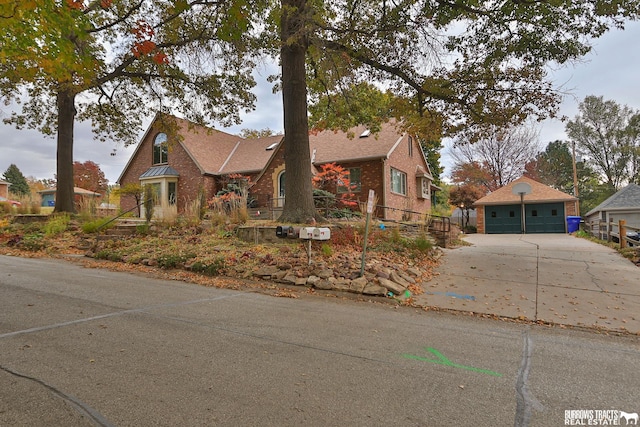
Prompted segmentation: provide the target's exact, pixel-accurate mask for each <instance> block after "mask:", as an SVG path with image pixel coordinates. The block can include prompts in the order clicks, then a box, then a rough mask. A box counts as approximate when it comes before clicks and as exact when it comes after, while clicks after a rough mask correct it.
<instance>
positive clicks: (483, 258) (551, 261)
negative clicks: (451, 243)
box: [417, 234, 640, 334]
mask: <svg viewBox="0 0 640 427" xmlns="http://www.w3.org/2000/svg"><path fill="white" fill-rule="evenodd" d="M464 240H466V241H467V242H468V243H470V244H471V246H463V247H459V248H456V249H445V250H444V251H445V253H444V256H443V258H442V262H441V265H440V266H439V267H438V269H437V273H436V276H435V277H434V278H433V279H432V280H430V281H429V282H426V283H424V288H425V291H426V292H425V294H423V295H420V296H418V297H417V302H418V304H420V305H423V306H436V307H441V308H448V309H455V310H464V311H471V312H475V313H486V314H494V315H497V316H504V317H511V318H520V319H529V320H534V321H545V322H552V323H556V324H563V325H573V326H587V327H598V328H605V329H609V330H617V331H629V332H632V333H636V334H637V333H640V268H638V267H636V266H635V265H634V264H632V263H631V262H629V261H628V260H627V259H625V258H623V257H622V256H620V255H619V254H618V253H617V252H616V251H614V250H613V249H610V248H608V247H606V246H602V245H599V244H597V243H593V242H590V241H588V240H585V239H581V238H577V237H574V236H571V235H566V234H526V235H521V234H507V235H504V234H503V235H487V234H472V235H467V236H466V237H465V238H464Z"/></svg>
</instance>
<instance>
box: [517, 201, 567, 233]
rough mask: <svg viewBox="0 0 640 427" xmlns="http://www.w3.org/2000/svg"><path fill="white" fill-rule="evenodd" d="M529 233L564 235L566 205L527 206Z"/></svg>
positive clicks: (539, 204) (543, 204) (541, 204)
mask: <svg viewBox="0 0 640 427" xmlns="http://www.w3.org/2000/svg"><path fill="white" fill-rule="evenodd" d="M525 211H526V215H527V216H526V218H527V233H564V232H565V231H566V228H565V215H564V203H537V204H535V205H525Z"/></svg>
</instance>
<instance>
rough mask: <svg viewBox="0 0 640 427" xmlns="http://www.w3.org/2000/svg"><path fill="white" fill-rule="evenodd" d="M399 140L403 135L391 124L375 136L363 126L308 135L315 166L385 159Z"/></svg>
mask: <svg viewBox="0 0 640 427" xmlns="http://www.w3.org/2000/svg"><path fill="white" fill-rule="evenodd" d="M350 136H353V137H352V138H351V137H350ZM401 140H402V132H401V131H399V130H398V129H397V128H396V126H395V125H394V124H393V123H385V124H383V125H382V128H381V129H380V132H378V133H375V134H374V133H371V132H369V131H368V129H367V128H366V127H364V126H358V127H355V128H352V129H349V132H348V133H347V132H334V131H331V130H325V131H323V132H319V133H317V134H311V135H309V148H310V149H311V153H315V154H312V158H313V160H312V161H313V163H314V164H324V163H332V162H348V161H354V160H368V159H379V158H385V157H388V156H389V155H390V154H391V152H392V151H393V149H394V148H395V147H396V146H397V145H398V144H399V143H400V141H401Z"/></svg>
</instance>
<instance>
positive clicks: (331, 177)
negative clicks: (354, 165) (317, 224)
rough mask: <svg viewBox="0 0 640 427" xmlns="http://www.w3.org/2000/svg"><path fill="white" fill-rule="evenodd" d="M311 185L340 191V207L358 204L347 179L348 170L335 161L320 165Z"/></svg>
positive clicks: (329, 190) (331, 190)
mask: <svg viewBox="0 0 640 427" xmlns="http://www.w3.org/2000/svg"><path fill="white" fill-rule="evenodd" d="M313 186H314V188H317V189H319V190H324V191H328V192H330V193H334V194H337V193H340V198H339V204H340V205H341V207H345V208H350V209H351V208H355V207H357V206H358V202H357V201H356V200H355V195H354V194H353V191H352V190H353V187H352V185H351V182H350V180H349V171H348V170H346V169H345V168H343V167H342V166H340V165H338V164H336V163H327V164H326V165H322V166H320V172H318V173H317V174H316V175H315V176H314V177H313Z"/></svg>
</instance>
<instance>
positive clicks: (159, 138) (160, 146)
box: [153, 133, 169, 165]
mask: <svg viewBox="0 0 640 427" xmlns="http://www.w3.org/2000/svg"><path fill="white" fill-rule="evenodd" d="M168 161H169V142H168V141H167V134H166V133H159V134H158V135H156V139H154V140H153V164H154V165H161V164H163V163H167V162H168Z"/></svg>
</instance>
